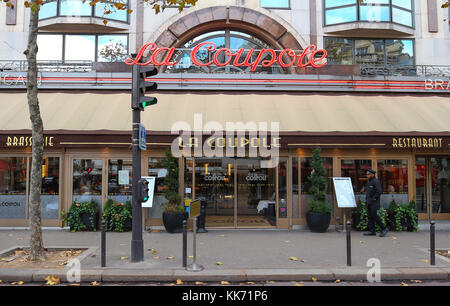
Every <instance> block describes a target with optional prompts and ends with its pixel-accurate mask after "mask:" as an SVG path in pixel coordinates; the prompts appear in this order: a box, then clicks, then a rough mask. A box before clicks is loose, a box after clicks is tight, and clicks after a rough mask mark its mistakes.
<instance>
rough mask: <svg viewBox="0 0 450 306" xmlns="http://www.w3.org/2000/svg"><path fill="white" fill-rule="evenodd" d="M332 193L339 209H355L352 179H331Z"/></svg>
mask: <svg viewBox="0 0 450 306" xmlns="http://www.w3.org/2000/svg"><path fill="white" fill-rule="evenodd" d="M333 184H334V192H335V194H336V200H337V205H338V207H339V208H354V207H356V201H355V194H354V193H353V185H352V179H351V178H349V177H333Z"/></svg>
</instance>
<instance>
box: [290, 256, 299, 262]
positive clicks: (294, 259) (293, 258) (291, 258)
mask: <svg viewBox="0 0 450 306" xmlns="http://www.w3.org/2000/svg"><path fill="white" fill-rule="evenodd" d="M289 259H290V260H293V261H298V258H297V257H289Z"/></svg>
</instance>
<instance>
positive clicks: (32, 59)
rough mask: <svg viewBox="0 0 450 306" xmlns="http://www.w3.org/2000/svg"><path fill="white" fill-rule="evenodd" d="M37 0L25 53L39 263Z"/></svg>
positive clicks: (33, 247) (34, 244) (33, 243)
mask: <svg viewBox="0 0 450 306" xmlns="http://www.w3.org/2000/svg"><path fill="white" fill-rule="evenodd" d="M37 7H38V5H37V4H36V3H35V0H33V1H32V4H31V9H30V26H29V35H28V46H27V50H26V51H25V52H24V53H25V55H26V56H27V62H28V72H27V99H28V108H29V110H30V120H31V125H32V138H33V143H32V163H31V180H30V198H29V206H30V231H31V233H30V234H31V238H30V258H31V259H32V260H39V259H41V258H43V257H44V245H43V242H42V228H41V186H42V180H41V177H42V163H43V151H44V142H43V138H44V137H43V136H44V126H43V123H42V118H41V113H40V110H39V100H38V88H37V62H36V55H37V52H38V46H37V33H38V21H39V10H38V9H36V8H37Z"/></svg>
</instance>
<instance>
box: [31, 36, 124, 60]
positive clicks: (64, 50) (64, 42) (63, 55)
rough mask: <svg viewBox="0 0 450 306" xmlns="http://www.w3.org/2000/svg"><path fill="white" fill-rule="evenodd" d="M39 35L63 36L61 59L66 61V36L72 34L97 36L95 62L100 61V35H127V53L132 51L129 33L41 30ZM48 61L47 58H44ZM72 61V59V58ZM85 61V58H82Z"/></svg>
mask: <svg viewBox="0 0 450 306" xmlns="http://www.w3.org/2000/svg"><path fill="white" fill-rule="evenodd" d="M39 35H61V36H62V56H61V61H62V62H63V63H64V62H66V36H67V35H71V36H75V35H79V36H83V35H89V36H94V37H95V56H94V60H93V62H98V37H99V36H125V37H126V39H127V46H126V47H127V55H128V54H129V53H130V35H129V33H48V32H39V33H38V36H39ZM43 61H46V60H43ZM71 61H72V60H71ZM80 61H83V60H80ZM102 63H110V62H102Z"/></svg>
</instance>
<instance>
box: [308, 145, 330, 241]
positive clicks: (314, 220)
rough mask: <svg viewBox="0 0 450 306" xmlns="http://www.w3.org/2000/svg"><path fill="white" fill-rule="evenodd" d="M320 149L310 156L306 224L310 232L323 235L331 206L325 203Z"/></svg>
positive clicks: (325, 194) (325, 187)
mask: <svg viewBox="0 0 450 306" xmlns="http://www.w3.org/2000/svg"><path fill="white" fill-rule="evenodd" d="M320 151H321V150H320V149H315V150H314V151H313V156H312V162H311V164H312V168H313V170H312V172H311V175H310V176H309V177H308V179H309V180H310V182H311V189H310V192H311V194H312V196H313V198H312V200H311V201H310V202H309V203H308V210H307V212H306V223H307V224H308V227H309V229H310V230H311V231H312V232H318V233H324V232H326V231H327V229H328V227H329V226H330V221H331V205H330V204H329V203H327V202H326V196H327V179H326V178H325V175H326V170H325V168H324V167H323V164H322V158H321V157H320Z"/></svg>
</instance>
